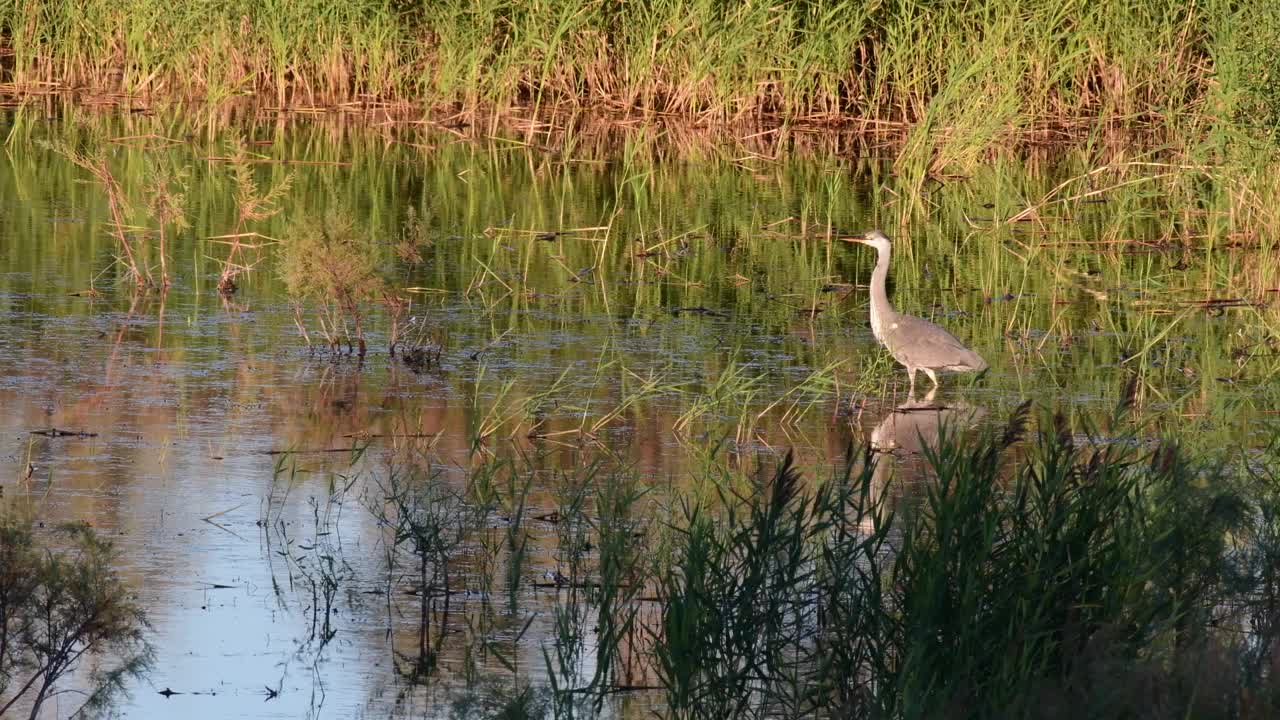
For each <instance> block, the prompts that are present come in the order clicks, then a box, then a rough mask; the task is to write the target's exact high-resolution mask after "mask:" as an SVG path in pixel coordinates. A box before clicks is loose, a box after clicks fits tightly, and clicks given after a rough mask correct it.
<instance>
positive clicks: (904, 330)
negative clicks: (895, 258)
mask: <svg viewBox="0 0 1280 720" xmlns="http://www.w3.org/2000/svg"><path fill="white" fill-rule="evenodd" d="M843 239H844V240H846V241H848V242H856V243H861V244H863V245H869V246H871V247H873V248H875V250H876V255H877V259H876V269H875V270H874V271H872V273H871V332H872V333H873V334H874V335H875V336H876V340H878V341H879V342H880V344H881V345H883V346H884V347H885V349H886V350H888V351H889V354H890V355H892V356H893V359H894V360H897V361H898V362H899V363H900V364H902V365H904V366H906V368H907V377H909V378H910V379H911V389H910V391H909V394H910V395H915V391H916V371H917V370H923V371H924V374H925V375H928V376H929V379H930V380H932V381H933V386H934V387H935V388H936V387H938V376H937V374H936V371H938V370H948V371H951V372H970V371H975V372H976V371H982V370H986V369H987V362H986V361H985V360H983V359H982V357H981V356H979V355H978V353H976V352H974V351H972V350H970V349H969V348H967V347H965V346H964V344H963V343H961V342H960V341H959V340H957V339H956V336H955V335H952V334H951V333H949V332H947V331H946V330H945V329H943V328H942V327H939V326H938V325H935V324H933V323H931V322H929V321H928V320H925V319H924V318H918V317H915V316H913V315H906V314H903V313H900V312H898V311H897V310H894V309H893V306H892V305H890V304H889V295H888V293H887V292H886V291H885V278H887V277H888V275H889V255H890V254H891V252H892V247H891V245H890V242H889V238H888V236H886V235H885V234H884V233H882V232H880V231H879V230H872V231H871V232H868V233H866V234H865V235H853V236H849V237H845V238H843Z"/></svg>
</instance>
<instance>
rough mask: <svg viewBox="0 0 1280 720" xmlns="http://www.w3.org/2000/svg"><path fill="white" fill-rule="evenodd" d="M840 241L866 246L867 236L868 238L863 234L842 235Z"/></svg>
mask: <svg viewBox="0 0 1280 720" xmlns="http://www.w3.org/2000/svg"><path fill="white" fill-rule="evenodd" d="M840 239H841V240H843V241H845V242H851V243H860V244H862V245H866V244H867V236H866V235H863V234H861V233H859V234H857V235H841V236H840Z"/></svg>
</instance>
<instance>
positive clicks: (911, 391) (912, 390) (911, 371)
mask: <svg viewBox="0 0 1280 720" xmlns="http://www.w3.org/2000/svg"><path fill="white" fill-rule="evenodd" d="M907 377H908V378H910V379H911V387H910V388H909V389H908V390H907V397H908V398H914V397H915V396H916V369H915V368H913V367H909V368H907Z"/></svg>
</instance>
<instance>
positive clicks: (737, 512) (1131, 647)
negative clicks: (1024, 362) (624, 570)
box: [657, 405, 1276, 718]
mask: <svg viewBox="0 0 1280 720" xmlns="http://www.w3.org/2000/svg"><path fill="white" fill-rule="evenodd" d="M1028 414H1029V411H1028V407H1027V406H1025V405H1024V406H1023V407H1022V408H1020V409H1019V410H1018V412H1016V413H1015V414H1014V415H1013V416H1012V417H1011V419H1010V420H1009V421H1008V423H1007V424H1006V426H1005V427H1004V428H1003V429H1000V430H998V431H995V432H989V433H987V434H984V435H981V436H979V437H976V438H961V437H957V436H954V435H949V434H945V433H944V437H943V438H942V439H941V440H940V442H939V444H938V445H937V447H936V448H935V449H933V450H931V451H929V452H928V461H929V466H930V468H931V476H930V477H929V479H928V480H927V481H925V483H924V486H923V487H922V488H919V489H918V491H919V492H918V498H917V500H916V501H915V502H914V503H908V504H906V505H904V506H902V507H900V508H899V510H898V512H897V513H896V514H895V513H890V512H889V511H888V509H887V507H886V506H884V505H882V504H880V501H877V500H875V499H874V498H875V497H877V495H876V494H875V493H872V492H871V486H872V483H873V467H874V464H875V461H874V460H871V459H870V458H869V461H868V463H867V464H866V466H865V468H864V469H863V470H862V471H861V472H860V473H859V474H858V475H856V476H852V475H851V474H850V473H849V472H846V473H845V474H844V475H843V476H837V477H836V478H834V479H832V480H829V481H827V482H824V483H822V484H820V485H819V486H818V487H817V489H815V490H806V489H804V487H803V484H802V483H801V482H800V481H799V478H798V477H797V474H796V471H795V469H794V468H793V467H792V465H791V464H790V462H789V461H785V462H783V463H782V464H781V465H780V466H779V468H778V470H777V472H776V473H775V475H774V477H773V480H772V482H771V483H770V484H769V486H768V487H767V488H762V489H761V491H760V492H756V493H752V494H746V495H742V496H739V495H734V494H727V493H722V494H721V495H720V496H719V497H718V499H716V500H715V501H713V502H710V503H707V502H703V503H699V504H693V503H690V504H687V505H686V506H685V508H684V511H683V520H682V521H680V522H678V525H679V527H680V529H679V532H678V534H677V538H676V548H677V550H676V553H675V561H674V562H672V563H671V564H670V566H669V567H668V568H666V569H664V570H663V571H661V572H660V586H661V592H660V596H661V599H662V602H663V609H664V612H663V616H664V621H663V624H662V630H661V633H659V634H658V637H657V648H658V649H657V655H658V659H659V664H660V668H661V676H662V679H663V684H664V685H665V687H666V695H667V701H668V703H669V706H670V708H671V710H672V715H673V716H674V717H682V718H685V717H687V718H728V717H765V716H786V717H841V718H844V717H898V718H936V717H973V718H979V717H1027V718H1041V717H1045V718H1049V717H1068V716H1072V717H1075V716H1079V713H1081V712H1083V713H1084V715H1085V716H1088V717H1100V718H1108V717H1115V718H1119V717H1169V718H1173V717H1267V716H1271V715H1272V714H1273V713H1274V712H1275V710H1276V707H1275V705H1274V700H1275V698H1276V695H1275V692H1274V687H1275V678H1273V677H1272V676H1271V674H1270V671H1269V669H1268V668H1269V665H1267V664H1266V662H1269V661H1270V660H1268V661H1266V662H1261V663H1260V662H1259V661H1258V656H1259V654H1260V653H1261V654H1265V655H1267V656H1268V658H1270V653H1271V647H1272V645H1273V644H1274V642H1275V640H1276V636H1275V635H1273V634H1271V633H1272V628H1273V627H1274V623H1270V624H1268V623H1267V622H1266V621H1265V620H1261V621H1260V618H1265V617H1269V615H1268V613H1269V610H1268V609H1267V608H1268V607H1271V606H1268V605H1267V603H1268V602H1269V601H1270V600H1269V599H1271V598H1274V595H1273V593H1274V582H1273V578H1271V574H1273V573H1272V572H1271V570H1270V569H1268V566H1267V562H1268V560H1267V559H1268V558H1270V557H1271V554H1272V553H1274V552H1276V547H1275V546H1274V538H1275V535H1274V532H1275V530H1274V527H1273V525H1274V519H1275V508H1274V507H1273V503H1271V502H1270V501H1268V500H1266V499H1263V500H1262V501H1259V502H1247V501H1246V500H1245V499H1244V498H1245V497H1246V496H1248V495H1249V493H1248V492H1246V487H1245V484H1247V483H1248V482H1250V481H1248V480H1246V479H1243V478H1241V476H1240V474H1239V473H1229V472H1228V471H1227V470H1228V466H1227V465H1226V464H1224V463H1223V462H1222V461H1218V460H1212V461H1208V460H1206V461H1201V460H1195V459H1191V458H1188V457H1186V456H1185V455H1184V453H1183V452H1182V451H1180V450H1179V448H1178V447H1177V446H1176V444H1173V443H1169V442H1161V443H1157V444H1155V445H1143V444H1142V443H1139V442H1138V441H1137V437H1136V435H1135V434H1133V433H1132V432H1128V431H1126V432H1121V433H1120V434H1119V435H1117V436H1114V437H1110V438H1105V439H1103V438H1102V436H1101V434H1100V433H1098V432H1097V431H1096V430H1095V429H1093V428H1087V427H1086V428H1073V427H1072V423H1071V422H1069V421H1068V420H1067V419H1065V418H1063V417H1062V416H1049V415H1045V416H1043V417H1041V419H1040V420H1039V422H1038V423H1036V424H1035V427H1034V428H1033V427H1032V425H1031V423H1030V422H1029V420H1028ZM1273 460H1274V459H1273ZM1268 467H1270V465H1268ZM1272 495H1274V493H1272ZM879 497H883V494H880V495H879ZM1264 497H1270V496H1264ZM1206 668H1207V669H1210V671H1208V672H1206ZM1242 668H1244V669H1242Z"/></svg>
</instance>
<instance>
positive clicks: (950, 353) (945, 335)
mask: <svg viewBox="0 0 1280 720" xmlns="http://www.w3.org/2000/svg"><path fill="white" fill-rule="evenodd" d="M893 322H894V324H896V325H897V327H893V324H891V325H890V329H889V332H890V333H891V334H892V335H893V336H894V341H895V343H894V344H895V345H896V347H895V349H894V353H893V354H894V356H895V357H897V358H899V359H900V360H901V361H903V362H904V364H907V365H910V366H914V367H927V368H945V367H952V366H961V367H967V368H970V369H973V370H982V369H985V368H986V367H987V363H986V361H985V360H983V359H982V357H981V356H979V355H978V354H977V353H976V352H974V351H972V350H970V349H969V348H967V347H965V346H964V343H962V342H960V341H959V340H957V339H956V336H955V335H952V334H951V333H949V332H947V330H946V329H945V328H943V327H941V326H940V325H935V324H933V323H931V322H929V321H928V320H925V319H923V318H918V317H914V316H912V315H899V316H898V317H896V318H894V321H893Z"/></svg>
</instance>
